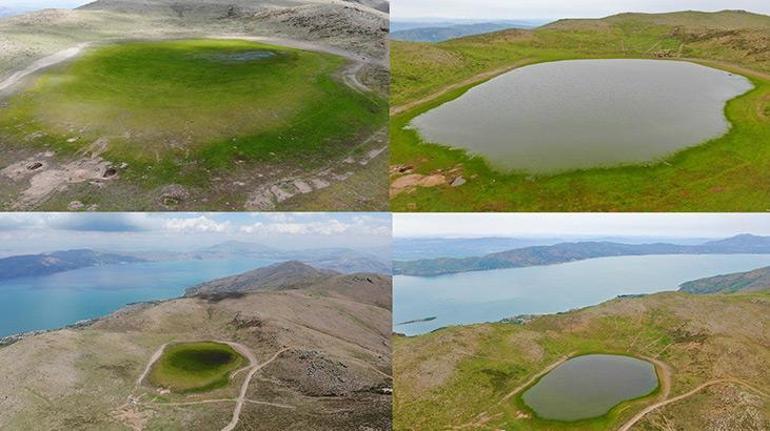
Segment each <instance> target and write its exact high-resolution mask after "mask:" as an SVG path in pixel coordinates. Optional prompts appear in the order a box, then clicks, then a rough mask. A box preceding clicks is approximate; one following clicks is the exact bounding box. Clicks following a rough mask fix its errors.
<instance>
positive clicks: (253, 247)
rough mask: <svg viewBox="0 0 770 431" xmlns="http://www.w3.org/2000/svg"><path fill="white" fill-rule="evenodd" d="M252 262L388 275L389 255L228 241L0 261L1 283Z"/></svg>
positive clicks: (68, 253)
mask: <svg viewBox="0 0 770 431" xmlns="http://www.w3.org/2000/svg"><path fill="white" fill-rule="evenodd" d="M232 258H253V259H267V260H275V261H289V260H296V261H301V262H304V263H305V264H309V265H312V266H314V267H317V268H322V269H325V270H329V271H333V272H335V273H346V274H351V273H359V272H365V273H377V274H390V273H391V262H390V255H389V254H387V253H385V252H384V251H383V250H377V249H373V250H372V251H371V252H370V253H369V252H363V251H357V250H352V249H347V248H321V249H305V250H281V249H277V248H273V247H269V246H265V245H262V244H257V243H249V242H240V241H227V242H223V243H220V244H216V245H213V246H210V247H206V248H203V249H200V250H196V251H193V252H171V251H141V252H121V253H115V252H110V251H104V250H100V251H97V250H90V249H82V250H67V251H55V252H51V253H41V254H35V255H19V256H8V257H5V258H0V280H8V279H12V278H19V277H34V276H42V275H50V274H54V273H57V272H64V271H71V270H75V269H80V268H87V267H90V266H98V265H110V264H119V263H136V262H153V261H168V260H213V259H232Z"/></svg>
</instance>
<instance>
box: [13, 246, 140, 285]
mask: <svg viewBox="0 0 770 431" xmlns="http://www.w3.org/2000/svg"><path fill="white" fill-rule="evenodd" d="M143 261H144V260H143V259H140V258H137V257H132V256H122V255H119V254H111V253H100V252H97V251H94V250H88V249H81V250H65V251H56V252H53V253H44V254H35V255H23V256H11V257H6V258H3V259H0V280H8V279H12V278H18V277H34V276H40V275H49V274H55V273H57V272H64V271H71V270H74V269H79V268H86V267H89V266H99V265H111V264H117V263H136V262H143Z"/></svg>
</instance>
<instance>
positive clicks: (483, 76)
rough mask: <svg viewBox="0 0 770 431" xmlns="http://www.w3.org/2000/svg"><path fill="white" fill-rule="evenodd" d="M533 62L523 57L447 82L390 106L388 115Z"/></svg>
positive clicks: (404, 110)
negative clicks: (427, 93)
mask: <svg viewBox="0 0 770 431" xmlns="http://www.w3.org/2000/svg"><path fill="white" fill-rule="evenodd" d="M533 62H534V60H533V59H531V58H524V59H521V60H519V61H517V62H515V63H513V64H509V65H507V66H503V67H500V68H498V69H494V70H489V71H487V72H482V73H479V74H478V75H474V76H471V77H470V78H466V79H464V80H462V81H460V82H456V83H454V84H449V85H447V86H445V87H442V88H441V89H440V90H438V91H436V92H434V93H432V94H430V95H428V96H425V97H422V98H420V99H417V100H413V101H411V102H407V103H404V104H403V105H398V106H393V107H391V108H390V115H398V114H400V113H402V112H406V111H408V110H410V109H412V108H414V107H417V106H420V105H422V104H424V103H428V102H430V101H432V100H436V99H438V98H439V97H441V96H443V95H445V94H447V93H449V92H450V91H454V90H457V89H459V88H462V87H466V86H468V85H473V84H479V83H481V82H484V81H486V80H489V79H492V78H494V77H496V76H499V75H502V74H504V73H506V72H510V71H512V70H514V69H518V68H520V67H522V66H527V65H530V64H532V63H533Z"/></svg>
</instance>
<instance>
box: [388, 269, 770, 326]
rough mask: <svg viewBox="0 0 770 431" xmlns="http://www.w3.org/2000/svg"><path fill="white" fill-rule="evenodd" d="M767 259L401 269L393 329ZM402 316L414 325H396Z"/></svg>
mask: <svg viewBox="0 0 770 431" xmlns="http://www.w3.org/2000/svg"><path fill="white" fill-rule="evenodd" d="M768 265H770V255H673V256H669V255H663V256H621V257H605V258H599V259H590V260H584V261H579V262H570V263H563V264H559V265H547V266H532V267H527V268H512V269H499V270H493V271H480V272H466V273H461V274H449V275H442V276H439V277H413V276H405V275H399V276H396V277H394V278H393V301H394V307H393V319H394V322H395V325H394V331H396V332H400V333H404V334H407V335H416V334H422V333H425V332H429V331H432V330H434V329H437V328H441V327H444V326H449V325H467V324H472V323H481V322H496V321H499V320H501V319H504V318H506V317H512V316H516V315H520V314H544V313H556V312H560V311H567V310H570V309H573V308H579V307H587V306H590V305H596V304H598V303H601V302H603V301H607V300H609V299H612V298H614V297H616V296H617V295H626V294H646V293H655V292H661V291H666V290H677V289H678V288H679V284H681V283H684V282H686V281H691V280H695V279H698V278H703V277H711V276H714V275H719V274H729V273H733V272H741V271H749V270H752V269H755V268H761V267H764V266H768ZM651 268H652V269H653V270H651ZM429 318H430V320H426V319H429ZM405 322H411V323H409V324H400V323H405Z"/></svg>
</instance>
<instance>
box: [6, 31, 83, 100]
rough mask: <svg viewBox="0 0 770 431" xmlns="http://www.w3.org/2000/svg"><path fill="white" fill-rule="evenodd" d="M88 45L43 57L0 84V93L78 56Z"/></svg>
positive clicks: (77, 46)
mask: <svg viewBox="0 0 770 431" xmlns="http://www.w3.org/2000/svg"><path fill="white" fill-rule="evenodd" d="M88 45H89V44H88V43H81V44H79V45H76V46H74V47H72V48H67V49H64V50H62V51H59V52H57V53H55V54H52V55H49V56H48V57H43V58H41V59H39V60H37V61H36V62H34V63H32V64H30V65H29V66H27V68H26V69H23V70H20V71H18V72H15V73H13V74H12V75H11V76H9V77H8V78H6V79H5V80H4V81H2V82H0V93H3V92H4V91H6V90H8V89H10V88H11V87H13V86H15V85H16V84H18V83H19V82H20V81H21V80H22V79H24V78H25V77H27V76H29V75H31V74H33V73H35V72H37V71H40V70H42V69H45V68H47V67H51V66H53V65H55V64H58V63H61V62H63V61H67V60H69V59H71V58H73V57H75V56H77V55H78V54H80V52H81V51H83V49H85V48H86V47H87V46H88Z"/></svg>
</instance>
